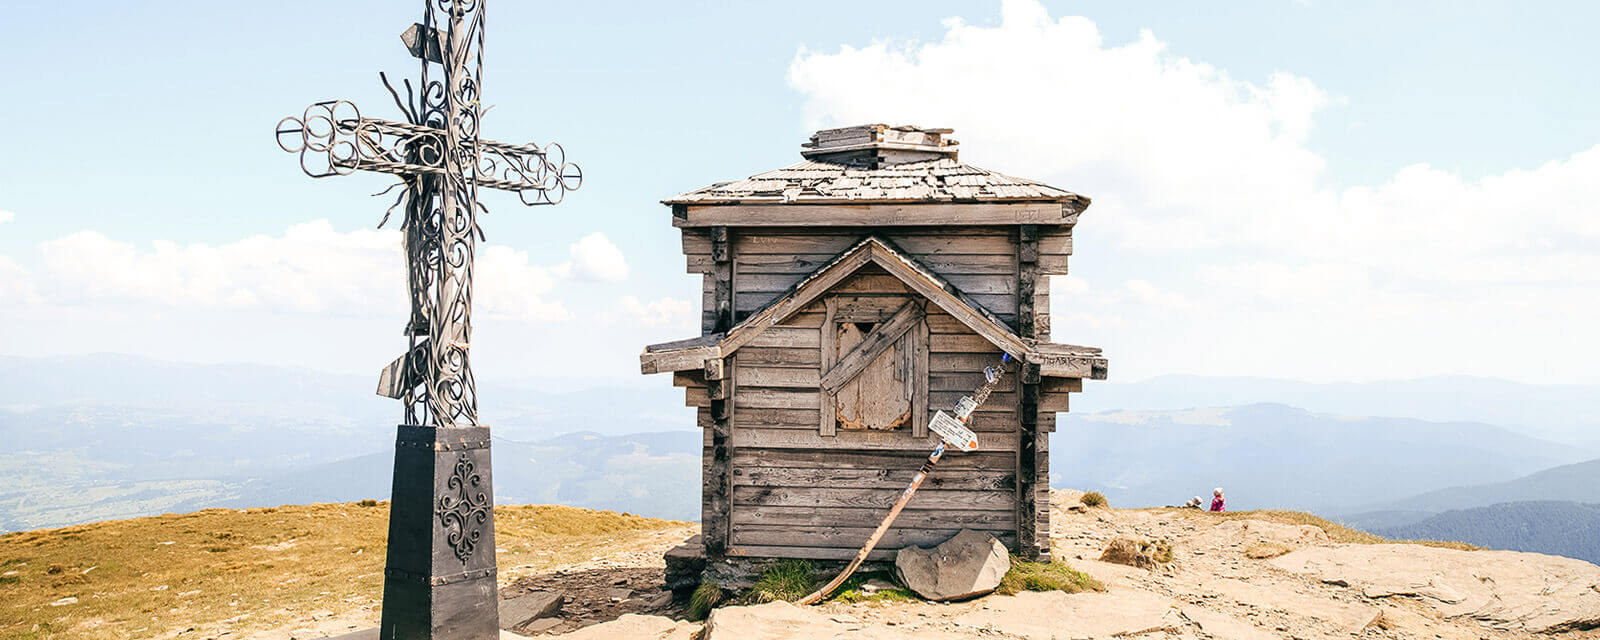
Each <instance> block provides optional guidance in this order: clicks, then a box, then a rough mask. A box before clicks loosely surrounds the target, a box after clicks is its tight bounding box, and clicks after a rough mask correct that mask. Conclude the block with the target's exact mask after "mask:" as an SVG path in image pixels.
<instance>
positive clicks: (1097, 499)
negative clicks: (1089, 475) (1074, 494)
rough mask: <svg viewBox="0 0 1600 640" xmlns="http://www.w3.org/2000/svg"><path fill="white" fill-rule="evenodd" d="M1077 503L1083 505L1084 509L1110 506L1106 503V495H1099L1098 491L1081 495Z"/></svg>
mask: <svg viewBox="0 0 1600 640" xmlns="http://www.w3.org/2000/svg"><path fill="white" fill-rule="evenodd" d="M1078 502H1081V503H1083V506H1085V507H1104V506H1106V505H1107V504H1110V503H1109V502H1107V501H1106V494H1103V493H1100V492H1099V491H1090V492H1088V493H1085V494H1083V495H1082V496H1080V497H1079V498H1078Z"/></svg>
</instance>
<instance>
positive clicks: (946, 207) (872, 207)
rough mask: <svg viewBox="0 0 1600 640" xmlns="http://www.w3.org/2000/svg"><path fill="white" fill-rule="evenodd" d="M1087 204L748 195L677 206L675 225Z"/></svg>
mask: <svg viewBox="0 0 1600 640" xmlns="http://www.w3.org/2000/svg"><path fill="white" fill-rule="evenodd" d="M1087 206H1088V203H1087V202H1086V201H1085V202H1078V201H1076V200H1072V201H1067V202H1062V201H1059V200H1046V201H1022V202H954V201H952V202H940V201H930V200H926V199H924V200H872V201H865V202H863V201H856V202H849V201H845V202H841V201H840V200H839V199H837V198H834V199H825V198H815V199H813V198H797V199H794V200H783V199H781V198H761V197H747V198H740V199H739V200H735V201H730V202H723V203H716V204H678V205H674V207H673V216H672V226H674V227H680V228H684V227H715V226H728V227H820V226H827V227H889V226H930V225H933V226H942V225H1020V224H1037V225H1047V226H1060V225H1075V224H1077V223H1078V215H1079V214H1081V213H1083V210H1084V208H1085V207H1087Z"/></svg>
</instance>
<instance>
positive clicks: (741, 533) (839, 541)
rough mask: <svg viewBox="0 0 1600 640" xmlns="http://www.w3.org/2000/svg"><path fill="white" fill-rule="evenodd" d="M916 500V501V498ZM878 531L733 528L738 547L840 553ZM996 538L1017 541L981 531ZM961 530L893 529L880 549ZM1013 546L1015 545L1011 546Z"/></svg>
mask: <svg viewBox="0 0 1600 640" xmlns="http://www.w3.org/2000/svg"><path fill="white" fill-rule="evenodd" d="M912 499H913V500H915V499H916V498H915V497H913V498H912ZM874 528H875V527H834V526H811V527H808V526H799V525H782V526H770V527H769V526H762V525H736V526H734V527H733V544H734V546H736V547H738V546H743V545H757V546H780V545H781V546H804V547H824V548H837V549H859V548H860V547H861V545H862V544H865V543H866V541H867V538H869V537H871V536H872V532H873V529H874ZM980 531H983V532H984V533H990V534H993V535H994V536H995V537H996V538H1000V539H1001V541H1002V542H1006V541H1007V540H1013V541H1014V540H1015V539H1016V534H1015V532H1014V531H1013V530H1006V529H990V530H987V531H984V530H981V529H980ZM960 532H961V529H960V528H955V529H949V528H945V529H921V528H901V527H891V528H890V529H889V530H888V531H886V532H884V534H883V537H882V538H881V539H879V540H878V544H877V547H878V548H883V549H900V548H903V547H908V546H910V547H931V546H935V545H938V544H940V543H942V542H944V541H946V540H949V539H951V538H954V537H955V536H956V534H957V533H960ZM1010 544H1015V542H1011V543H1010Z"/></svg>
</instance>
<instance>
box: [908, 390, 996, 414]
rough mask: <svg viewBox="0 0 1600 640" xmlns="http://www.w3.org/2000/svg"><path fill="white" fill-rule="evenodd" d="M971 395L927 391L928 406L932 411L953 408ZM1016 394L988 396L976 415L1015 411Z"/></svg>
mask: <svg viewBox="0 0 1600 640" xmlns="http://www.w3.org/2000/svg"><path fill="white" fill-rule="evenodd" d="M967 395H972V392H970V391H929V392H928V406H929V407H930V408H933V409H940V408H944V407H953V406H955V404H956V401H958V400H960V399H961V397H962V396H967ZM1017 399H1018V398H1017V394H1016V392H1012V391H996V392H994V393H991V394H989V399H988V400H987V401H985V402H984V403H983V404H982V405H979V406H978V410H977V413H1006V412H1012V411H1016V410H1017Z"/></svg>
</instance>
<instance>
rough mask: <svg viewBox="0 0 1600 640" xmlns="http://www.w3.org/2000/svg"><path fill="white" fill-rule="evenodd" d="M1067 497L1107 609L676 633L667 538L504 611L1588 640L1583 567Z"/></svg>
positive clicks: (1595, 625)
mask: <svg viewBox="0 0 1600 640" xmlns="http://www.w3.org/2000/svg"><path fill="white" fill-rule="evenodd" d="M1076 497H1077V496H1076V494H1075V493H1073V492H1058V493H1057V495H1056V501H1055V505H1054V512H1053V514H1052V521H1051V522H1052V526H1053V528H1054V535H1053V539H1054V540H1053V541H1054V548H1055V550H1056V554H1057V558H1059V559H1062V560H1065V561H1066V562H1068V563H1070V564H1071V565H1072V566H1073V567H1075V568H1077V569H1079V570H1081V571H1084V572H1087V573H1089V574H1091V575H1093V576H1095V577H1096V578H1099V579H1100V580H1101V581H1102V582H1104V583H1105V584H1106V585H1107V591H1106V592H1104V593H1080V594H1072V595H1068V594H1064V593H1061V592H1047V593H1022V594H1018V595H1015V596H989V597H985V598H979V599H977V600H973V601H968V602H962V603H953V604H935V603H926V602H915V603H905V602H900V603H892V604H887V603H862V604H846V603H838V602H833V603H827V604H824V605H822V606H818V607H805V608H802V607H796V606H793V605H789V604H787V603H781V602H780V603H772V604H766V605H759V606H744V607H724V608H721V609H718V610H717V611H716V612H714V613H713V615H712V617H711V618H710V619H709V620H708V621H706V622H705V623H694V622H687V621H684V620H683V619H682V618H683V612H682V611H681V609H679V608H678V605H675V604H673V603H672V602H671V601H670V599H669V598H667V597H666V596H665V594H664V592H662V591H661V569H662V560H661V554H662V553H663V552H664V551H666V550H667V549H668V548H670V547H671V546H672V545H673V544H675V543H676V542H678V541H679V540H682V539H683V537H684V535H686V534H687V531H675V530H674V531H662V532H661V533H660V535H659V536H657V538H659V539H655V538H653V539H652V541H651V543H650V544H649V545H648V548H646V547H644V546H636V547H634V548H630V549H619V550H617V552H616V553H614V554H610V555H607V556H605V557H602V558H599V559H596V560H592V561H589V562H585V563H583V564H580V565H574V566H570V567H564V568H562V569H559V570H554V571H547V572H544V573H539V574H534V575H529V576H526V577H523V578H521V579H518V580H516V581H515V582H514V583H513V584H511V585H509V586H507V587H506V588H505V589H504V595H505V596H507V597H517V596H520V595H524V594H527V593H532V592H559V593H562V594H564V597H563V598H562V600H563V602H562V605H561V607H560V610H559V612H557V613H555V615H552V616H549V617H547V618H543V619H541V620H539V621H536V622H535V624H533V625H529V626H527V627H524V628H522V629H520V631H521V632H522V633H525V634H528V635H537V636H554V637H560V638H565V639H568V640H589V639H599V638H660V639H666V638H676V639H683V640H688V639H690V638H701V639H702V640H725V639H735V640H763V639H767V638H806V639H811V638H818V639H820V638H868V639H872V638H883V639H888V638H919V639H922V638H926V639H931V640H944V639H955V638H986V639H1028V640H1055V639H1067V638H1146V639H1149V638H1194V639H1202V638H1227V639H1230V640H1232V639H1240V640H1255V639H1271V638H1281V639H1287V638H1296V639H1315V638H1442V639H1449V640H1453V639H1479V638H1484V639H1496V640H1498V639H1502V638H1530V637H1532V638H1550V637H1556V638H1570V639H1577V638H1600V566H1595V565H1592V564H1589V563H1585V562H1582V561H1577V560H1569V559H1565V558H1557V557H1552V556H1545V555H1539V554H1528V553H1517V552H1508V551H1459V550H1453V549H1444V548H1433V547H1423V546H1418V545H1409V544H1349V543H1338V542H1334V541H1333V540H1331V539H1330V538H1329V536H1328V534H1327V533H1326V532H1324V530H1323V529H1320V528H1318V527H1315V526H1310V525H1293V524H1281V523H1275V522H1268V521H1265V520H1251V519H1226V520H1224V519H1220V518H1216V517H1214V516H1211V515H1210V514H1205V513H1201V512H1193V511H1181V510H1119V509H1105V508H1094V509H1083V508H1081V507H1075V506H1074V505H1075V504H1076ZM1118 537H1132V538H1154V539H1165V540H1167V541H1169V542H1170V543H1171V545H1172V549H1173V551H1174V554H1173V555H1174V558H1173V561H1172V562H1171V563H1168V564H1166V565H1163V566H1160V567H1158V568H1156V569H1154V570H1144V569H1135V568H1132V567H1129V566H1124V565H1120V564H1111V563H1106V562H1100V561H1099V560H1097V558H1099V557H1100V553H1101V551H1102V550H1103V549H1104V548H1105V546H1106V545H1107V544H1108V543H1109V542H1110V541H1111V540H1112V539H1114V538H1118ZM1275 554H1281V555H1275Z"/></svg>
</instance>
